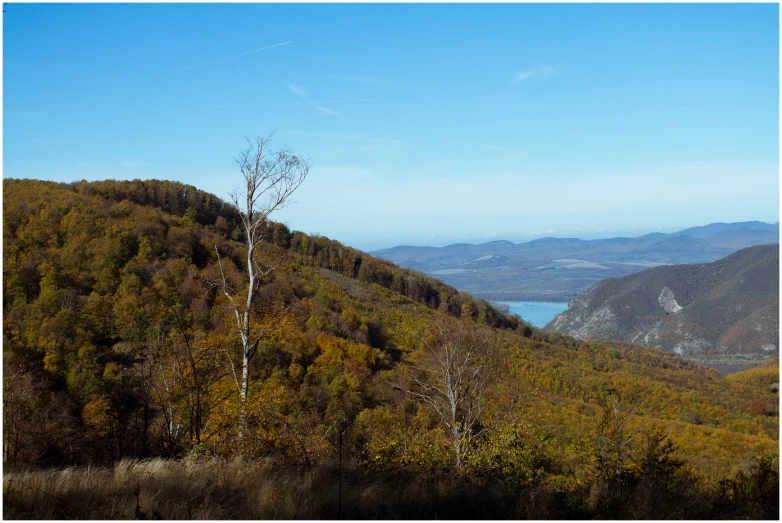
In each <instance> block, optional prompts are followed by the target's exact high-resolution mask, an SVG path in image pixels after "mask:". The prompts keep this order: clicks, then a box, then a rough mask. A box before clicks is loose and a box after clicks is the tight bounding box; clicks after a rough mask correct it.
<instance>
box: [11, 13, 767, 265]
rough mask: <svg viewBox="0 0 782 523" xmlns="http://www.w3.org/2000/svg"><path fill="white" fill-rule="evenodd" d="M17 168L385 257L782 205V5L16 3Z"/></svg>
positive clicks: (670, 224) (601, 233) (712, 218)
mask: <svg viewBox="0 0 782 523" xmlns="http://www.w3.org/2000/svg"><path fill="white" fill-rule="evenodd" d="M5 9H6V11H7V12H6V13H4V14H3V176H4V177H10V178H37V179H45V180H53V181H58V182H71V181H76V180H81V179H86V180H103V179H136V178H139V179H151V178H156V179H169V180H179V181H182V182H185V183H189V184H192V185H194V186H196V187H198V188H200V189H203V190H206V191H209V192H211V193H214V194H216V195H217V196H219V197H221V198H224V199H227V198H228V194H229V192H230V191H232V190H233V189H235V188H236V187H237V186H238V185H239V183H240V180H241V175H240V173H239V170H238V168H237V166H236V163H235V161H234V159H233V158H234V157H235V156H236V155H237V154H238V153H239V151H240V150H241V149H243V148H244V147H245V146H246V138H248V137H255V136H266V135H269V134H270V133H274V136H273V139H272V140H273V141H272V145H273V146H276V147H283V146H285V147H288V148H290V149H292V150H293V151H295V152H296V153H297V154H300V155H302V156H308V157H309V158H310V160H311V163H312V169H311V170H310V173H309V176H308V178H307V180H306V181H305V182H304V184H303V185H302V186H301V187H300V188H299V190H298V191H297V192H296V193H295V194H294V197H293V200H295V201H294V203H292V204H291V205H289V206H288V207H286V208H285V209H283V210H281V211H278V212H276V213H274V214H273V215H272V219H275V220H277V221H282V222H284V223H286V224H287V225H288V226H289V227H290V228H291V229H295V230H301V231H304V232H307V233H316V234H322V235H325V236H328V237H330V238H333V239H336V240H339V241H341V242H343V243H345V244H348V245H351V246H353V247H356V248H358V249H362V250H365V251H371V250H375V249H382V248H386V247H392V246H394V245H400V244H405V245H447V244H450V243H455V242H471V243H479V242H484V241H491V240H497V239H505V240H510V241H515V242H519V241H528V240H531V239H534V238H537V237H542V236H569V237H580V238H585V239H589V238H594V237H610V236H637V235H640V234H645V233H648V232H652V231H663V232H669V231H674V230H678V229H683V228H686V227H690V226H695V225H705V224H708V223H712V222H720V221H723V222H733V221H746V220H760V221H765V222H769V223H775V222H777V221H779V12H778V9H779V8H778V5H776V4H493V5H485V4H470V5H465V4H450V5H443V4H420V5H417V4H396V5H388V4H374V5H357V4H334V5H323V4H189V5H187V4H135V5H133V4H126V5H122V4H14V3H11V4H8V5H7V6H5Z"/></svg>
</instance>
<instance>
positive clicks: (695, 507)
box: [3, 457, 779, 520]
mask: <svg viewBox="0 0 782 523" xmlns="http://www.w3.org/2000/svg"><path fill="white" fill-rule="evenodd" d="M771 465H772V463H771V462H768V463H763V462H759V463H757V462H756V463H755V464H754V465H753V467H752V468H751V469H750V470H749V472H747V473H739V474H737V475H735V476H733V477H730V478H726V479H725V480H723V481H721V482H719V484H718V485H715V487H714V488H709V489H703V488H702V487H698V486H696V484H695V483H690V484H689V486H687V485H686V484H685V483H678V485H677V486H676V487H677V488H676V489H675V490H676V491H675V492H671V491H670V490H668V489H667V488H663V489H662V490H668V492H666V493H665V494H666V495H665V496H660V494H663V492H662V491H660V490H658V489H649V488H648V485H646V486H645V485H644V484H643V483H642V484H639V485H635V486H630V485H621V484H612V485H608V484H599V483H592V484H588V485H582V486H578V485H575V484H571V485H563V484H560V485H555V484H551V483H545V482H544V483H542V484H538V485H535V486H533V487H518V486H515V485H513V484H512V483H507V482H502V481H497V480H493V479H491V478H474V477H470V476H468V475H458V474H452V473H451V474H448V473H443V474H434V475H421V474H411V473H409V472H408V473H405V472H399V473H396V474H393V473H392V474H388V473H386V474H384V475H382V476H379V475H377V474H373V473H371V472H369V471H367V470H365V469H362V468H359V467H357V466H355V465H354V464H346V465H345V466H344V467H343V470H342V473H341V474H340V469H339V467H338V465H337V464H336V463H330V464H323V465H317V466H314V467H312V468H310V469H308V470H306V471H304V470H300V469H296V468H294V467H291V466H286V465H284V464H282V463H280V462H278V461H276V460H274V459H272V458H266V459H259V460H245V459H243V458H240V457H237V458H234V459H230V460H225V459H221V458H207V459H204V458H201V459H196V458H193V457H188V458H185V459H183V460H164V459H159V458H158V459H151V460H144V461H137V460H135V461H134V460H123V461H121V462H119V463H118V464H117V465H116V466H115V467H114V468H113V469H112V468H105V467H71V468H66V469H59V470H15V471H14V470H11V471H9V470H6V471H5V473H4V475H3V517H4V519H209V520H217V519H330V518H340V519H398V518H402V519H565V518H577V519H592V518H599V519H605V518H608V519H650V518H651V519H748V518H749V519H777V518H778V515H779V509H778V505H777V504H776V499H777V498H778V495H779V490H778V489H779V483H778V465H776V464H773V466H771ZM770 466H771V467H770ZM340 477H341V479H340Z"/></svg>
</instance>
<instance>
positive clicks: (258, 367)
mask: <svg viewBox="0 0 782 523" xmlns="http://www.w3.org/2000/svg"><path fill="white" fill-rule="evenodd" d="M3 191H4V199H5V202H6V205H5V207H4V231H3V233H4V246H5V248H4V253H3V256H4V274H3V285H4V303H3V307H4V325H3V336H4V342H3V347H4V358H3V363H4V370H5V372H4V412H3V415H4V424H3V430H4V441H6V442H8V443H9V444H8V445H7V446H6V454H5V459H6V462H7V463H9V464H14V463H16V464H18V463H37V464H39V465H58V466H59V465H63V464H85V463H94V464H100V463H104V464H112V463H115V462H117V461H118V460H119V459H121V458H147V457H153V456H158V457H182V456H185V455H193V456H199V455H204V454H205V453H206V454H209V455H215V456H223V457H227V456H233V455H235V454H237V453H241V454H244V455H245V456H248V457H252V456H270V455H273V456H277V457H278V458H279V459H283V460H286V462H289V463H292V464H295V465H296V466H300V467H303V468H308V467H312V466H313V465H314V464H317V463H323V462H327V461H328V460H331V459H335V458H336V457H337V456H338V455H340V456H346V457H348V458H349V459H350V460H352V462H354V463H356V464H357V465H356V466H360V467H364V468H366V469H367V470H372V471H378V472H377V473H378V474H381V473H382V474H386V473H388V474H392V473H393V474H396V473H398V472H399V471H400V470H401V471H406V472H405V474H407V473H413V472H415V473H426V474H431V473H434V472H436V471H442V470H452V467H453V459H452V458H453V450H452V449H453V447H452V446H450V444H449V440H448V438H447V434H446V433H445V431H444V430H443V425H442V423H441V420H440V419H438V414H437V412H436V410H435V409H433V408H431V407H429V406H428V405H427V404H426V403H425V402H418V401H415V400H414V399H412V398H411V397H409V396H408V395H405V394H404V393H403V392H402V391H400V390H399V388H397V387H395V386H394V384H396V383H398V381H399V380H400V379H402V378H403V377H404V375H405V372H408V371H409V369H410V368H415V367H414V366H415V365H418V364H420V361H421V359H420V358H421V357H422V353H423V352H424V351H425V348H424V345H423V343H424V340H426V339H428V338H427V336H429V334H430V333H431V332H432V331H433V330H434V329H435V328H437V325H438V322H443V321H445V322H448V323H449V324H453V325H456V324H463V325H467V326H468V327H467V328H469V329H478V330H479V329H486V330H490V332H491V333H492V335H493V336H496V338H497V340H499V342H498V345H497V346H498V350H497V353H496V357H495V361H494V364H496V366H497V368H496V372H495V373H494V374H493V375H492V376H493V380H492V381H491V382H490V386H489V388H488V389H487V390H486V398H487V399H490V400H491V401H490V402H487V410H486V411H485V414H484V416H483V417H482V418H481V423H482V424H484V427H485V430H482V431H481V435H480V436H476V437H475V439H474V441H473V443H472V445H474V446H473V447H471V450H470V452H473V453H474V455H475V456H477V457H475V458H474V459H471V460H468V467H469V470H470V471H471V474H475V475H476V476H477V477H484V476H485V475H486V474H489V475H496V474H500V476H501V477H505V475H510V476H509V477H511V478H515V479H513V481H521V482H523V484H524V485H528V483H527V482H528V481H533V480H534V481H535V482H544V481H547V482H550V485H571V486H567V487H564V486H563V487H561V488H566V489H580V488H581V487H580V486H578V485H588V484H589V481H592V480H593V479H594V477H595V476H594V469H593V468H591V465H590V463H592V462H593V461H591V460H592V459H593V458H594V455H593V454H588V453H590V452H593V450H589V449H592V447H590V446H586V447H584V445H583V444H584V442H589V441H592V442H594V441H598V440H597V439H595V438H596V437H597V436H596V432H595V431H596V430H599V427H598V426H597V422H598V421H599V420H600V417H601V416H600V415H601V413H604V412H605V411H606V410H605V409H606V405H608V403H607V402H609V401H614V400H613V399H612V398H617V400H616V401H618V402H619V404H620V405H621V412H622V416H624V417H626V419H627V426H628V428H629V429H632V430H633V431H639V433H645V434H646V433H651V432H650V431H652V430H653V429H654V428H655V427H656V428H660V429H661V430H665V431H670V432H671V434H672V436H671V437H672V438H673V439H674V440H675V441H676V442H677V444H678V445H679V448H680V451H677V452H680V453H681V456H685V457H686V458H687V459H688V460H689V461H690V462H691V463H692V464H693V465H694V466H695V467H697V469H698V470H699V471H701V473H702V474H705V475H707V476H708V475H718V474H720V473H724V472H725V471H735V470H738V469H740V468H741V467H744V466H745V465H746V463H747V462H746V460H747V459H749V458H750V457H751V456H752V455H754V454H755V453H757V452H761V451H769V450H772V449H774V448H776V446H777V442H776V440H777V439H778V411H777V410H776V408H775V396H774V392H773V391H772V390H770V389H769V387H767V386H765V385H764V384H758V383H755V382H753V381H747V382H743V381H731V380H728V379H726V378H724V377H723V376H721V375H719V373H717V372H715V371H713V370H710V369H707V368H705V367H702V366H699V365H697V364H694V363H692V362H689V361H686V360H682V359H680V358H677V357H675V356H674V355H672V354H661V353H659V352H658V351H655V350H652V349H647V348H643V347H638V346H634V345H629V344H623V343H615V342H606V343H590V344H586V343H581V342H579V341H578V340H575V339H573V338H569V337H563V336H562V335H560V334H559V333H546V332H543V331H540V330H538V329H533V328H530V327H529V326H527V325H525V324H524V323H523V322H519V321H518V319H516V318H514V317H509V316H505V315H504V314H502V313H500V312H499V311H497V310H495V309H494V308H492V307H491V306H490V305H489V304H487V303H486V302H483V301H480V300H474V299H472V298H471V297H470V296H469V295H465V294H464V293H459V292H457V291H456V290H455V289H453V288H452V287H449V286H447V285H445V284H443V283H441V282H439V281H437V280H434V279H431V278H428V277H426V276H424V275H422V274H420V273H416V272H414V271H410V270H405V269H400V268H398V267H396V266H394V265H393V264H391V263H389V262H385V261H381V260H377V259H374V258H372V257H371V256H368V255H366V254H365V253H361V252H359V251H356V250H354V249H351V248H350V247H346V246H344V245H341V244H340V243H338V242H336V241H333V240H329V239H327V238H323V237H313V236H309V235H306V234H303V233H300V232H297V231H294V232H291V231H289V230H288V229H287V228H286V227H285V226H283V225H281V224H276V223H269V224H267V230H266V237H267V240H268V241H267V242H266V243H265V244H264V247H263V249H262V253H261V254H260V256H259V263H263V264H265V265H267V266H270V265H271V264H272V263H274V264H277V267H278V268H277V269H276V270H275V271H274V272H273V273H272V276H271V278H270V279H269V280H268V281H267V282H265V285H264V287H263V292H262V296H261V298H260V299H259V301H258V303H257V307H256V314H257V320H256V321H257V327H258V328H264V329H266V332H267V337H266V338H265V339H264V342H263V344H262V345H261V348H260V349H259V353H258V356H257V359H256V360H255V362H254V365H253V369H252V382H251V391H250V398H251V401H250V403H249V404H248V419H249V423H250V426H251V428H252V430H251V432H250V434H251V436H246V437H242V436H240V435H239V432H238V430H237V421H236V420H237V413H238V408H239V406H238V403H237V399H236V398H237V394H236V388H235V383H234V379H233V378H232V373H231V368H232V365H233V363H232V362H233V361H235V351H236V348H237V346H238V340H237V335H236V334H235V333H234V331H233V330H232V329H231V325H232V323H231V322H232V321H234V320H233V318H232V313H231V311H230V310H228V309H227V308H226V307H225V301H224V299H223V298H221V295H220V293H216V292H213V291H210V285H209V282H213V281H215V280H216V279H217V278H219V274H220V273H219V269H218V266H217V263H216V257H215V255H214V254H213V253H214V251H215V249H217V250H218V251H219V252H220V253H221V257H222V258H223V264H224V267H225V270H226V274H227V275H228V277H229V278H230V279H231V280H232V281H234V282H235V285H237V286H239V285H240V284H241V283H240V282H241V274H242V265H241V264H242V256H241V252H242V244H241V242H240V241H238V238H239V237H240V235H239V234H238V231H237V225H236V223H237V222H236V212H235V210H233V209H232V208H230V207H229V206H226V205H225V204H223V203H222V202H221V201H220V200H219V199H217V198H216V197H214V196H212V195H209V194H206V193H203V192H201V191H198V190H197V189H195V188H194V187H190V186H186V185H183V184H179V183H175V182H158V181H145V182H141V181H133V182H115V181H107V182H94V183H87V182H78V183H74V184H55V183H50V182H37V181H28V180H4V182H3ZM490 327H491V329H490ZM422 372H423V371H422ZM422 375H425V372H424V374H422ZM752 401H760V402H761V403H762V404H763V405H764V406H765V408H764V409H760V410H758V409H755V410H752V411H751V410H750V409H749V405H750V403H751V402H752ZM337 427H341V428H340V429H339V430H340V432H337ZM503 431H505V432H503ZM507 431H516V432H513V434H516V435H517V436H514V437H519V438H522V439H521V441H539V442H540V444H539V445H538V444H536V446H535V447H530V448H527V447H524V446H521V447H518V446H515V445H516V444H515V443H513V444H512V445H511V443H507V441H511V442H513V441H517V439H512V438H511V439H510V440H507V439H502V438H501V437H500V436H502V434H507ZM339 434H342V435H344V445H343V444H340V443H339V441H343V438H342V437H338V435H339ZM495 436H496V437H497V438H500V439H498V440H494V439H488V440H487V439H486V438H494V437H495ZM503 437H504V436H503ZM482 438H483V439H482ZM503 441H506V443H503ZM507 445H511V446H510V447H508V446H507ZM492 449H499V450H497V452H500V454H498V455H508V456H517V457H516V458H512V459H517V460H519V461H515V462H514V463H516V465H514V466H513V467H511V468H510V469H507V470H510V472H507V470H506V472H497V471H496V470H495V469H493V468H491V467H493V466H494V465H491V464H492V463H495V462H496V460H495V458H493V457H492V458H491V459H489V458H487V459H489V461H481V460H480V459H478V458H479V457H480V456H487V455H488V454H486V452H494V450H492ZM585 449H586V450H585ZM533 451H534V456H537V457H535V460H538V461H534V462H533V461H528V457H529V456H532V455H533V454H530V453H533ZM481 452H483V454H481ZM517 452H521V454H514V453H517ZM585 452H586V453H587V454H588V455H587V454H584V453H585ZM639 452H640V451H639ZM503 453H510V454H503ZM639 455H640V454H639ZM589 456H592V457H589ZM468 457H469V455H468ZM503 459H505V458H503ZM508 459H511V458H508ZM529 459H532V458H529ZM639 463H640V462H639ZM638 466H639V467H640V466H641V465H640V464H639V465H638ZM486 467H488V468H486ZM639 470H640V469H639ZM394 471H397V472H394ZM525 478H527V479H525ZM568 478H577V481H576V483H573V484H571V483H570V481H571V480H570V479H568ZM590 478H592V479H590ZM572 485H576V486H572ZM550 488H555V487H554V486H551V487H550ZM556 488H560V487H556ZM574 492H575V491H574ZM578 492H580V491H578ZM579 495H580V494H579Z"/></svg>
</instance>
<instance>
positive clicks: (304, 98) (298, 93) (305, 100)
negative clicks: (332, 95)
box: [287, 84, 339, 116]
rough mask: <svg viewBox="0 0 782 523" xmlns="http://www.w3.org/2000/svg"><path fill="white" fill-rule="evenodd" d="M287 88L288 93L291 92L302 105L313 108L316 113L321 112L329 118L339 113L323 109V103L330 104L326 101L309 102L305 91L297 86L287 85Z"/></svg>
mask: <svg viewBox="0 0 782 523" xmlns="http://www.w3.org/2000/svg"><path fill="white" fill-rule="evenodd" d="M287 87H288V90H290V92H292V93H293V94H295V95H296V96H298V97H299V98H300V99H301V101H302V102H303V103H305V104H307V105H311V106H312V107H314V108H315V109H317V110H318V111H320V112H322V113H323V114H327V115H329V116H339V113H338V112H337V111H334V110H332V109H329V108H328V107H324V106H323V105H321V104H323V103H330V102H328V101H326V102H314V101H312V100H310V98H309V96H308V95H307V90H306V89H304V88H303V87H299V86H298V85H294V84H288V85H287ZM332 103H333V102H332Z"/></svg>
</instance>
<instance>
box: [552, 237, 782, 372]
mask: <svg viewBox="0 0 782 523" xmlns="http://www.w3.org/2000/svg"><path fill="white" fill-rule="evenodd" d="M546 328H550V329H555V330H558V331H560V332H562V333H565V334H569V335H572V336H577V337H578V338H582V339H613V340H620V341H628V342H631V343H639V344H642V345H646V346H648V347H655V348H658V349H661V350H665V351H671V352H675V353H677V354H679V355H682V356H688V357H693V358H715V357H716V358H756V359H763V358H768V357H775V356H777V355H779V244H773V245H761V246H757V247H747V248H746V249H742V250H740V251H737V252H735V253H733V254H731V255H730V256H726V257H725V258H722V259H720V260H717V261H715V262H711V263H705V264H695V265H668V266H664V267H655V268H653V269H647V270H645V271H642V272H639V273H636V274H633V275H631V276H626V277H624V278H619V279H608V280H603V281H601V282H598V283H597V284H595V285H594V286H593V287H592V288H590V289H589V290H588V291H587V292H586V293H584V294H583V295H582V296H579V297H578V298H576V299H575V300H573V301H572V302H571V303H570V304H569V305H568V309H567V310H566V311H564V312H563V313H562V314H560V315H559V316H557V317H556V318H555V319H554V320H552V321H551V322H550V323H549V324H548V325H547V326H546Z"/></svg>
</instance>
